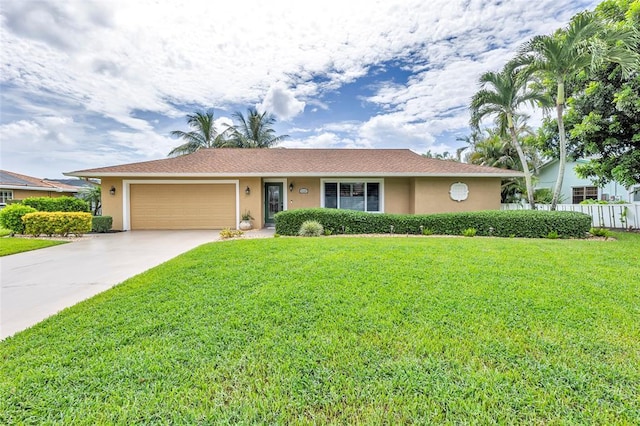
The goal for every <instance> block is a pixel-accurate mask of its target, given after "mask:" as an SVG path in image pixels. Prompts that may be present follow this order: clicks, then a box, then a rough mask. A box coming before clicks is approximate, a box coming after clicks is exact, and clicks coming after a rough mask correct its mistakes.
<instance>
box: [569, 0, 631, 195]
mask: <svg viewBox="0 0 640 426" xmlns="http://www.w3.org/2000/svg"><path fill="white" fill-rule="evenodd" d="M596 13H597V14H599V15H601V16H602V17H603V19H606V20H607V25H609V26H613V27H622V28H627V29H628V30H632V29H633V28H636V29H637V28H640V2H637V1H636V2H635V3H634V2H631V1H629V0H622V1H621V0H614V1H612V0H609V1H605V2H602V3H600V4H599V5H598V7H597V8H596ZM633 50H634V51H636V52H638V51H640V41H638V39H636V41H635V47H634V48H633ZM638 68H640V67H638ZM638 68H636V69H635V70H634V71H632V72H631V73H630V74H629V75H627V76H625V75H624V73H623V72H622V67H621V66H620V65H618V64H613V63H605V64H602V65H600V66H599V67H598V68H597V70H596V71H595V72H592V73H591V75H589V76H588V78H586V79H584V80H585V81H583V82H582V84H583V86H584V87H585V89H584V90H582V91H580V92H578V93H577V94H576V95H575V96H574V97H573V99H571V102H570V103H569V104H568V107H567V113H566V114H565V116H564V120H565V122H566V127H567V129H568V135H567V136H568V142H567V145H568V149H569V150H570V154H572V155H573V156H575V157H583V158H590V161H589V163H588V164H585V165H581V166H579V167H577V168H576V170H577V172H578V173H579V174H581V175H582V177H585V178H591V179H593V180H594V182H595V183H596V184H597V185H603V184H605V183H607V182H609V181H611V180H615V181H618V182H620V183H622V184H623V185H625V186H627V187H629V186H632V185H634V184H638V183H640V118H639V117H640V70H639V69H638ZM572 148H573V149H572Z"/></svg>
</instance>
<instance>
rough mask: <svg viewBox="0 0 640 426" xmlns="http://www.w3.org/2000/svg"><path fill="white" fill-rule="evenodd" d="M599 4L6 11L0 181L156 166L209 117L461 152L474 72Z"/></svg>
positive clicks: (359, 143) (336, 141)
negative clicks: (191, 122)
mask: <svg viewBox="0 0 640 426" xmlns="http://www.w3.org/2000/svg"><path fill="white" fill-rule="evenodd" d="M597 3H598V2H597V1H571V0H553V1H552V0H538V1H530V0H511V1H502V0H464V1H457V0H446V1H443V0H433V1H424V0H415V1H414V0H380V1H371V0H369V1H365V0H362V1H348V2H346V1H333V0H326V1H323V2H313V3H311V2H301V1H272V2H264V1H254V0H247V1H244V2H240V3H238V2H226V1H220V2H211V1H204V2H199V1H195V0H191V1H161V2H157V1H151V0H149V1H147V0H136V1H128V0H99V1H86V0H67V1H60V0H53V1H44V0H43V1H40V0H2V2H1V3H0V43H1V48H2V55H1V56H0V67H1V70H0V95H1V99H0V101H1V103H0V108H1V109H0V143H1V158H0V161H1V167H2V168H3V169H5V170H11V171H15V172H18V173H23V174H27V175H31V176H36V177H41V178H44V177H47V178H61V177H63V176H62V173H64V172H69V171H74V170H79V169H85V168H91V167H100V166H107V165H113V164H122V163H130V162H137V161H145V160H153V159H158V158H163V157H165V156H166V154H167V153H168V152H169V151H170V150H171V148H172V147H174V146H176V145H178V144H179V143H180V142H179V141H176V140H174V139H172V138H171V137H169V132H170V131H171V130H178V129H179V130H187V127H186V123H185V115H186V114H187V113H190V112H193V111H194V110H196V109H204V108H211V107H212V108H214V111H215V117H216V118H218V119H219V122H220V124H224V123H231V121H230V117H231V114H232V113H233V112H234V111H242V112H246V110H247V108H248V107H257V108H258V109H259V110H261V111H262V110H267V111H270V112H271V113H273V114H274V115H275V116H276V118H277V120H278V121H277V124H276V130H277V131H278V133H279V134H288V135H289V136H290V138H289V139H288V140H287V141H286V142H283V143H282V144H280V146H282V147H308V148H341V147H350V148H409V149H412V150H414V151H416V152H418V153H424V152H427V151H429V150H431V151H432V152H444V151H450V152H455V149H456V148H457V147H459V146H460V144H461V142H459V141H457V140H456V138H457V137H459V136H464V135H466V134H468V132H469V129H468V124H467V123H468V121H469V115H468V110H467V106H468V103H469V100H470V98H471V96H472V95H473V94H474V92H475V91H476V90H477V87H478V86H477V80H478V77H479V76H480V74H482V73H483V72H485V71H489V70H497V69H499V68H501V67H502V65H504V63H505V62H506V61H507V60H509V59H510V58H511V57H512V56H513V55H514V54H515V52H516V50H517V49H518V47H519V46H520V45H521V44H522V43H524V42H525V41H527V40H528V39H529V38H530V37H532V36H533V35H536V34H548V33H551V32H553V31H554V30H555V29H557V28H559V27H562V26H564V25H566V24H567V22H568V21H569V19H570V18H571V16H573V15H574V14H575V13H577V12H580V11H582V10H585V9H590V10H591V9H593V8H594V7H595V6H596V5H597ZM539 117H540V115H539V113H537V115H536V113H534V115H533V117H532V120H533V123H532V124H534V125H535V121H536V120H537V119H539Z"/></svg>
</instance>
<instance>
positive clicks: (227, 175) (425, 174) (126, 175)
mask: <svg viewBox="0 0 640 426" xmlns="http://www.w3.org/2000/svg"><path fill="white" fill-rule="evenodd" d="M65 175H66V176H76V177H96V178H103V177H123V178H131V177H145V178H160V177H164V178H169V177H170V178H183V177H184V178H193V177H211V178H221V177H225V178H237V177H264V178H270V177H522V176H524V173H522V172H505V173H478V172H470V173H429V172H417V173H414V172H399V173H379V172H378V173H376V172H347V173H345V172H311V173H309V172H304V173H303V172H299V173H296V172H287V173H274V172H270V173H139V172H138V173H122V172H105V173H96V172H89V173H81V172H71V173H65Z"/></svg>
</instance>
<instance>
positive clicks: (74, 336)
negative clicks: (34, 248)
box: [0, 234, 640, 424]
mask: <svg viewBox="0 0 640 426" xmlns="http://www.w3.org/2000/svg"><path fill="white" fill-rule="evenodd" d="M616 238H618V240H617V241H614V242H601V241H580V240H524V239H497V238H402V237H398V238H342V239H339V238H315V239H314V238H277V239H276V238H274V239H263V240H244V241H229V242H226V243H224V244H221V243H213V244H207V245H204V246H201V247H199V248H197V249H195V250H192V251H190V252H188V253H186V254H184V255H182V256H179V257H178V258H176V259H174V260H172V261H169V262H167V263H165V264H163V265H161V266H159V267H156V268H154V269H152V270H150V271H148V272H146V273H143V274H141V275H138V276H136V277H135V278H133V279H130V280H128V281H126V282H125V283H123V284H122V285H119V286H118V287H116V288H114V289H112V290H110V291H108V292H105V293H102V294H100V295H98V296H96V297H94V298H93V299H91V300H89V301H86V302H83V303H81V304H79V305H77V306H75V307H73V308H70V309H67V310H65V311H63V312H62V313H61V314H59V315H56V316H54V317H51V318H49V319H47V320H45V321H44V322H43V323H40V324H39V325H37V326H35V327H33V328H31V329H29V330H26V331H24V332H21V333H18V334H16V335H15V336H14V337H11V338H9V339H7V340H6V341H4V342H2V343H0V354H1V357H2V359H1V362H0V394H1V395H3V397H2V398H0V423H7V424H12V423H62V424H68V423H73V424H105V423H108V424H111V423H118V424H131V423H145V424H148V423H174V424H198V423H202V424H207V423H208V424H220V423H222V424H238V423H240V424H253V423H265V424H327V423H336V424H381V423H382V424H406V423H414V424H428V423H434V422H436V423H443V422H444V423H465V424H466V423H480V424H487V423H503V424H549V423H558V424H576V423H577V424H637V423H638V420H639V419H640V401H639V399H638V396H639V394H638V389H640V369H638V365H640V308H639V307H640V235H628V234H618V235H616Z"/></svg>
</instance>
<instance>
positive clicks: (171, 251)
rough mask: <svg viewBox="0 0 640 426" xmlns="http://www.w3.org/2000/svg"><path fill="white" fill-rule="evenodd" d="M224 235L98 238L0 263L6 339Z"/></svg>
mask: <svg viewBox="0 0 640 426" xmlns="http://www.w3.org/2000/svg"><path fill="white" fill-rule="evenodd" d="M218 234H219V232H218V231H129V232H119V233H114V234H98V235H90V236H85V237H83V239H82V240H80V241H75V242H71V243H68V244H63V245H59V246H54V247H49V248H45V249H40V250H35V251H30V252H25V253H19V254H15V255H11V256H4V257H1V258H0V278H1V288H0V291H1V292H0V309H1V311H0V339H4V338H6V337H8V336H11V335H13V334H14V333H16V332H18V331H21V330H24V329H26V328H28V327H31V326H32V325H34V324H36V323H38V322H40V321H42V320H43V319H45V318H47V317H49V316H51V315H53V314H55V313H57V312H59V311H60V310H62V309H64V308H66V307H68V306H72V305H74V304H76V303H78V302H80V301H82V300H84V299H87V298H89V297H91V296H94V295H96V294H98V293H100V292H102V291H104V290H107V289H109V288H111V287H113V286H114V285H116V284H118V283H120V282H122V281H124V280H125V279H127V278H129V277H132V276H133V275H136V274H139V273H141V272H144V271H146V270H147V269H149V268H152V267H154V266H156V265H159V264H160V263H163V262H165V261H167V260H169V259H171V258H173V257H175V256H177V255H179V254H181V253H184V252H185V251H188V250H190V249H192V248H194V247H197V246H199V245H201V244H204V243H207V242H210V241H215V240H218Z"/></svg>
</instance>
